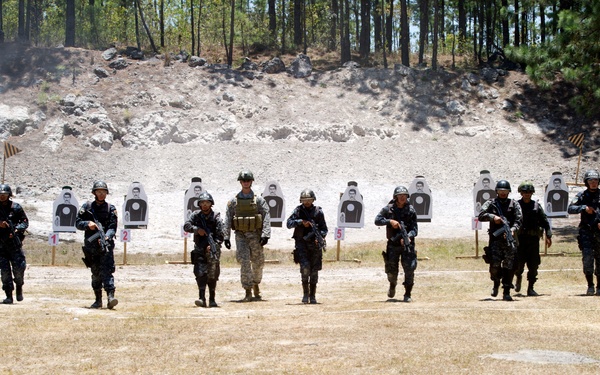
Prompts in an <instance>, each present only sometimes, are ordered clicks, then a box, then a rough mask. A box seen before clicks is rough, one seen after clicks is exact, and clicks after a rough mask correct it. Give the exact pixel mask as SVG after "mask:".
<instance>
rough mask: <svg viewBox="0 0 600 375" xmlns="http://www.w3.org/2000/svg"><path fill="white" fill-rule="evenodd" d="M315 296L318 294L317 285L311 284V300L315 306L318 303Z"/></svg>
mask: <svg viewBox="0 0 600 375" xmlns="http://www.w3.org/2000/svg"><path fill="white" fill-rule="evenodd" d="M315 294H317V284H310V293H309V296H308V297H309V299H310V303H311V304H313V305H314V304H315V303H317V299H316V298H315Z"/></svg>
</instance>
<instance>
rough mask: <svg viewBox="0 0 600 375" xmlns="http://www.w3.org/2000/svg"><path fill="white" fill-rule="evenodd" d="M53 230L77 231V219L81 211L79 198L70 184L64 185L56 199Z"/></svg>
mask: <svg viewBox="0 0 600 375" xmlns="http://www.w3.org/2000/svg"><path fill="white" fill-rule="evenodd" d="M52 207H53V210H52V211H53V212H54V215H53V219H52V231H53V232H77V228H75V220H76V219H77V212H78V211H79V204H78V203H77V198H76V197H75V194H74V193H73V189H72V188H71V187H70V186H63V188H62V190H61V192H60V193H59V194H58V196H57V197H56V200H54V204H53V205H52Z"/></svg>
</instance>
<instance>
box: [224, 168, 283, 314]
mask: <svg viewBox="0 0 600 375" xmlns="http://www.w3.org/2000/svg"><path fill="white" fill-rule="evenodd" d="M238 181H239V182H240V185H241V186H242V190H241V191H240V192H239V193H238V194H236V196H235V197H234V198H233V199H231V200H230V201H229V202H227V211H226V212H225V222H224V226H223V232H224V240H223V243H224V244H225V247H226V248H228V249H230V248H231V241H230V238H231V237H230V236H231V230H232V229H233V230H234V231H235V247H236V253H235V255H236V259H237V261H238V262H239V263H240V265H241V267H240V279H241V283H242V287H243V288H244V290H245V291H246V295H245V296H244V298H243V299H242V301H243V302H250V301H252V292H254V299H257V300H260V299H261V295H260V288H259V284H260V282H261V281H262V275H263V267H264V264H265V255H264V250H263V246H265V245H266V244H267V242H268V241H269V238H270V237H271V216H270V213H269V205H268V204H267V202H266V201H265V199H264V198H263V197H261V196H259V195H256V194H254V191H252V182H253V181H254V175H253V174H252V172H251V171H249V170H243V171H241V172H240V173H239V174H238Z"/></svg>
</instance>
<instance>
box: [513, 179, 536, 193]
mask: <svg viewBox="0 0 600 375" xmlns="http://www.w3.org/2000/svg"><path fill="white" fill-rule="evenodd" d="M517 191H518V192H519V193H535V188H534V187H533V184H532V183H531V182H530V181H524V182H521V184H520V185H519V187H518V188H517Z"/></svg>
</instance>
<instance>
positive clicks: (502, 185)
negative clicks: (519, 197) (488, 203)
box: [496, 180, 512, 192]
mask: <svg viewBox="0 0 600 375" xmlns="http://www.w3.org/2000/svg"><path fill="white" fill-rule="evenodd" d="M498 190H508V191H509V192H511V191H512V190H511V188H510V184H509V183H508V181H506V180H500V181H498V182H496V192H497V191H498Z"/></svg>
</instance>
